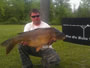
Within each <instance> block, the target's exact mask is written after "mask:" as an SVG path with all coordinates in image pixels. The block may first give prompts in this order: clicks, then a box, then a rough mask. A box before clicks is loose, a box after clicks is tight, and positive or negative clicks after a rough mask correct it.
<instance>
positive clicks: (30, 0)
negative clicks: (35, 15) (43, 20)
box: [0, 0, 90, 25]
mask: <svg viewBox="0 0 90 68" xmlns="http://www.w3.org/2000/svg"><path fill="white" fill-rule="evenodd" d="M33 8H37V9H40V0H0V24H25V23H27V22H29V21H30V18H29V12H30V10H32V9H33ZM49 11H50V15H49V24H54V25H58V24H61V20H62V18H67V17H72V18H75V17H90V0H81V2H80V5H79V8H78V9H74V10H73V11H72V9H71V6H70V3H69V0H54V1H53V0H50V8H49Z"/></svg>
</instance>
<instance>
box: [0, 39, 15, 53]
mask: <svg viewBox="0 0 90 68" xmlns="http://www.w3.org/2000/svg"><path fill="white" fill-rule="evenodd" d="M1 45H2V46H6V54H8V53H9V52H10V51H11V50H12V49H13V48H14V46H15V45H16V42H15V40H14V38H11V39H8V40H6V41H4V42H2V43H1Z"/></svg>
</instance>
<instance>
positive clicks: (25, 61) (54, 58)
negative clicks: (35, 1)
mask: <svg viewBox="0 0 90 68" xmlns="http://www.w3.org/2000/svg"><path fill="white" fill-rule="evenodd" d="M30 18H31V20H32V22H30V23H28V24H26V25H25V27H24V32H26V31H30V30H34V29H37V28H49V27H50V26H49V25H48V24H47V23H45V22H43V21H41V20H40V12H39V11H38V10H37V9H33V10H32V11H31V13H30ZM22 45H23V46H22ZM27 45H28V44H27V42H24V41H23V42H22V43H21V44H20V45H19V53H20V58H21V61H22V65H23V68H32V67H33V64H32V62H31V60H30V57H29V55H33V56H37V57H41V58H42V65H43V68H50V67H51V66H52V65H56V64H59V61H60V58H59V56H58V55H57V53H56V52H55V50H54V49H53V48H52V45H50V46H49V47H48V46H43V47H42V48H41V50H40V51H39V52H36V49H35V48H32V47H28V46H27Z"/></svg>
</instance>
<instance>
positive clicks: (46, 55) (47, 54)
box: [42, 48, 60, 68]
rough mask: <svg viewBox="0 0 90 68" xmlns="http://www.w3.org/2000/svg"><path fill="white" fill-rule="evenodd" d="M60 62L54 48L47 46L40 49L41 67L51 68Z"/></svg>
mask: <svg viewBox="0 0 90 68" xmlns="http://www.w3.org/2000/svg"><path fill="white" fill-rule="evenodd" d="M59 62H60V57H59V56H58V54H57V53H56V51H55V50H54V49H51V48H47V49H45V50H43V51H42V64H43V68H53V67H54V66H55V65H58V64H59Z"/></svg>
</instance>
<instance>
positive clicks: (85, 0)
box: [76, 0, 90, 17]
mask: <svg viewBox="0 0 90 68" xmlns="http://www.w3.org/2000/svg"><path fill="white" fill-rule="evenodd" d="M76 16H77V17H90V0H81V3H80V6H79V8H78V10H77V11H76Z"/></svg>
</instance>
